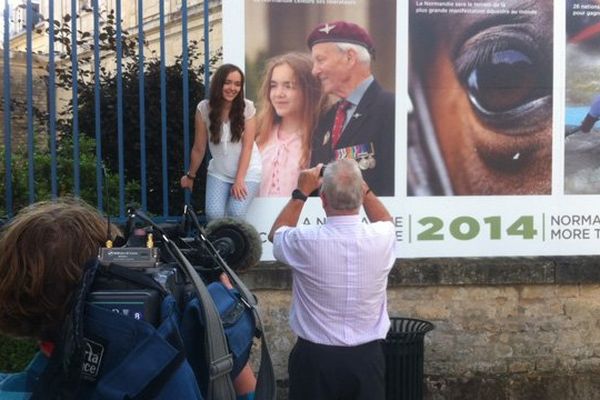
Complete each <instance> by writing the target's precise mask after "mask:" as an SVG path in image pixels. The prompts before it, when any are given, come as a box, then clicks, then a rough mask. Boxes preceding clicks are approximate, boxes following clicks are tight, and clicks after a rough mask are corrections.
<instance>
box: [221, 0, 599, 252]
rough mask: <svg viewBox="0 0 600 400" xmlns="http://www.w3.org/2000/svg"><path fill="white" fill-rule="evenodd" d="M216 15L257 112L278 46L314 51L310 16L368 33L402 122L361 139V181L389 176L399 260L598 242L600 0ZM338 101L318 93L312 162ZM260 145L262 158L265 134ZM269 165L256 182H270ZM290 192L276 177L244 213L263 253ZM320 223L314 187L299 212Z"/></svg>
mask: <svg viewBox="0 0 600 400" xmlns="http://www.w3.org/2000/svg"><path fill="white" fill-rule="evenodd" d="M223 21H224V24H223V35H224V40H223V43H224V58H225V61H226V62H232V63H235V64H238V65H241V66H243V68H244V70H245V71H246V75H247V78H246V79H247V82H246V95H247V97H248V98H250V99H251V100H253V101H255V103H256V104H257V108H258V110H259V114H258V117H261V111H260V110H261V108H262V109H264V107H265V104H268V102H269V99H268V95H265V93H268V90H267V92H265V86H264V84H265V82H267V83H269V82H270V84H271V85H278V84H279V83H278V79H279V78H274V76H275V75H274V73H273V71H275V70H274V69H272V64H273V62H274V60H275V59H278V58H280V57H282V56H284V55H286V54H288V53H302V54H303V56H302V57H306V55H308V56H310V51H309V49H308V46H307V36H308V35H309V34H310V33H311V31H313V29H315V27H317V26H319V24H326V25H323V27H325V28H330V26H331V25H334V23H335V22H336V21H347V22H351V23H354V24H357V25H359V26H361V27H363V28H364V29H365V30H366V31H368V32H369V34H370V35H371V37H372V39H373V43H374V47H375V55H376V56H375V57H374V59H373V60H372V63H371V65H372V75H373V77H374V79H375V81H376V82H377V83H378V84H379V85H380V86H381V88H382V90H384V91H385V92H387V93H393V96H394V99H395V104H394V110H393V112H391V113H389V112H388V113H381V114H380V115H378V117H377V119H378V120H386V121H391V122H389V125H386V126H390V127H391V126H393V128H389V129H388V128H385V129H383V128H382V129H380V133H381V134H382V135H383V136H384V137H385V141H384V142H383V143H385V145H382V142H381V141H379V142H377V141H376V140H373V141H370V142H369V141H367V144H368V146H366V147H367V150H365V152H364V154H358V155H357V154H355V153H352V154H353V157H354V158H356V159H357V161H358V162H359V165H360V163H361V162H362V163H363V166H364V169H365V172H364V175H363V176H365V180H368V179H374V180H373V182H375V181H376V180H382V181H384V182H385V184H384V185H383V186H380V187H379V188H378V190H376V191H375V192H376V193H377V194H378V195H380V198H381V199H382V201H383V202H384V204H385V205H386V206H387V207H388V209H389V210H390V212H391V214H392V215H393V218H394V224H395V227H396V238H397V256H398V257H399V258H416V257H492V256H541V255H579V254H596V253H598V243H600V206H598V205H597V204H600V201H599V200H600V199H598V198H596V197H594V196H593V195H594V194H596V195H597V194H600V157H596V156H595V154H596V153H600V144H598V143H600V130H599V129H600V124H597V126H596V125H594V124H593V122H595V121H594V118H597V117H600V100H598V106H597V108H598V109H599V110H598V114H597V115H596V116H595V117H594V114H593V112H592V111H591V108H593V107H592V105H593V104H594V99H596V98H598V96H600V74H598V73H597V71H598V70H599V69H598V67H599V66H600V65H599V64H600V62H599V60H600V57H598V56H599V55H600V54H598V53H600V52H599V51H598V50H599V49H600V45H599V43H600V29H599V27H600V24H599V22H600V4H599V2H598V1H596V0H585V1H567V2H566V4H565V3H564V2H554V1H551V0H532V1H526V2H523V1H520V0H505V1H486V0H473V1H448V0H438V1H427V0H408V1H406V2H405V1H400V2H397V1H395V0H231V1H227V2H224V3H223ZM312 61H314V60H312ZM270 68H271V69H270ZM269 71H270V72H269ZM297 74H299V73H298V72H296V75H297ZM277 76H279V75H277ZM291 76H293V74H292V75H291ZM274 82H275V83H274ZM326 84H327V82H325V81H322V82H321V85H322V89H326V88H325V85H326ZM261 88H262V91H261ZM305 97H306V95H305ZM337 100H339V99H337V98H335V97H332V96H329V97H327V98H326V100H325V103H324V104H320V106H322V107H323V109H324V110H325V111H323V112H322V113H321V114H320V116H317V117H314V118H315V120H314V121H312V122H311V123H313V124H314V125H316V126H317V128H315V129H313V130H311V133H310V135H311V140H312V141H311V142H310V143H311V148H310V152H312V155H311V156H312V157H311V156H300V157H304V159H311V158H312V159H313V160H314V159H315V154H318V151H319V148H320V146H321V145H323V146H324V145H325V144H328V142H329V136H328V133H330V128H323V115H325V114H326V112H327V107H328V106H331V105H332V104H334V103H335V102H336V101H337ZM369 113H372V114H371V115H369ZM375 113H376V112H375V111H373V110H370V111H369V112H368V113H358V114H359V115H358V116H356V115H355V114H356V113H355V114H354V115H353V116H352V118H351V120H352V119H353V118H356V119H359V120H361V121H364V120H367V118H368V117H371V116H372V115H375ZM590 113H591V114H592V115H591V116H588V114H590ZM389 114H394V115H393V120H392V119H391V118H390V115H389ZM361 118H362V119H361ZM586 118H587V124H588V125H590V124H591V127H590V129H589V131H587V132H584V131H585V130H586V129H587V128H586V126H585V124H584V123H585V122H586ZM590 118H591V119H590ZM280 121H283V117H282V119H281V120H280ZM259 125H260V123H259ZM582 125H584V126H583V128H584V129H581V127H582ZM281 126H283V123H282V124H281ZM348 126H350V125H348ZM361 130H363V131H366V130H368V127H367V125H363V126H362V127H361ZM269 132H270V133H272V134H273V135H275V134H277V132H276V129H275V128H274V126H273V125H270V129H269V130H268V132H267V133H264V132H260V131H259V135H264V134H268V133H269ZM342 136H343V133H342ZM259 137H260V136H259ZM259 140H260V139H259ZM371 145H372V147H371ZM259 148H261V149H262V150H261V151H264V154H265V155H266V159H269V157H270V156H269V150H268V149H269V147H268V145H265V144H264V143H263V144H262V146H261V144H260V143H259ZM596 149H598V150H596ZM349 153H351V152H350V151H348V152H346V153H345V154H349ZM299 154H303V153H299ZM599 155H600V154H599ZM370 159H374V162H373V164H369V160H370ZM306 163H309V162H308V161H306ZM371 165H373V167H372V168H371V167H370V166H371ZM374 165H377V166H384V165H385V166H386V167H385V168H381V169H375V167H374ZM269 168H271V166H270V165H267V166H266V167H265V168H264V170H266V171H267V174H265V173H264V171H263V183H264V184H265V187H275V186H277V185H273V182H271V181H268V176H269ZM373 172H376V173H374V174H373ZM369 173H371V175H368V174H369ZM370 176H376V178H371V177H370ZM367 177H369V178H367ZM374 184H376V183H374ZM277 187H278V188H279V186H277ZM287 191H289V189H288V188H286V189H285V190H279V191H275V192H274V193H271V194H269V193H268V190H267V191H266V192H265V193H263V194H262V195H261V197H257V198H256V199H255V200H254V202H253V204H252V206H251V208H250V210H249V212H248V219H249V221H250V222H251V223H252V224H254V225H255V226H256V227H257V229H258V231H259V232H260V233H261V235H262V236H263V238H264V240H265V241H264V247H263V250H264V251H263V258H264V259H265V260H269V259H272V252H271V251H272V250H271V246H270V243H269V242H268V241H267V240H266V235H267V233H268V231H269V229H270V227H271V224H272V223H273V221H274V219H275V218H276V216H277V215H278V213H279V211H280V210H281V209H282V208H283V206H284V205H285V203H286V202H287V201H288V199H289V194H288V193H287ZM324 221H325V215H324V212H323V210H322V208H321V205H320V200H319V199H318V198H315V197H313V198H309V199H308V201H307V203H306V205H305V207H304V209H303V213H302V215H301V217H300V221H299V223H300V224H322V223H324ZM365 221H366V218H365Z"/></svg>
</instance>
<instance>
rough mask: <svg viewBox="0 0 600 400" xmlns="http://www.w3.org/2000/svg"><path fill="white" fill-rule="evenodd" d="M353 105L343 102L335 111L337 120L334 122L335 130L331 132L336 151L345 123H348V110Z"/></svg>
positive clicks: (332, 144)
mask: <svg viewBox="0 0 600 400" xmlns="http://www.w3.org/2000/svg"><path fill="white" fill-rule="evenodd" d="M351 105H352V103H350V102H349V101H346V100H342V101H340V102H339V104H338V107H337V110H336V111H335V120H334V121H333V129H332V130H331V146H332V147H333V148H334V149H335V146H336V145H337V142H338V141H339V140H340V136H342V130H343V129H344V122H346V110H347V109H348V108H349V107H350V106H351Z"/></svg>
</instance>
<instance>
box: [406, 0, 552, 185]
mask: <svg viewBox="0 0 600 400" xmlns="http://www.w3.org/2000/svg"><path fill="white" fill-rule="evenodd" d="M409 47H410V55H409V82H408V87H409V94H410V99H411V102H412V110H411V112H410V113H409V116H408V144H407V151H408V154H407V160H408V165H407V174H408V176H407V193H408V195H409V196H459V195H546V194H550V193H551V186H552V185H551V184H552V120H553V115H552V86H553V1H550V0H534V1H526V2H523V1H521V0H505V1H494V2H490V1H487V0H485V1H481V0H480V1H478V0H472V1H460V2H457V1H443V0H442V1H436V2H428V1H421V0H410V9H409Z"/></svg>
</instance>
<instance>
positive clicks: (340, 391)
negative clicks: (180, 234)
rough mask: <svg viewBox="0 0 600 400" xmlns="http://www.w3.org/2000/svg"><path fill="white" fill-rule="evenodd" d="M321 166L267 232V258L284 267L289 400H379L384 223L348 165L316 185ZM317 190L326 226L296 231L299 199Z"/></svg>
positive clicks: (389, 249) (390, 246) (387, 234)
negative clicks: (288, 285) (289, 282)
mask: <svg viewBox="0 0 600 400" xmlns="http://www.w3.org/2000/svg"><path fill="white" fill-rule="evenodd" d="M322 167H323V166H322V164H319V165H317V166H316V167H314V168H311V169H309V170H305V171H302V172H301V174H300V177H299V178H298V188H297V189H296V190H295V191H294V193H293V194H292V199H291V200H290V201H289V202H288V203H287V205H286V206H285V207H284V209H283V210H282V211H281V213H280V214H279V216H278V217H277V219H276V220H275V222H274V224H273V227H272V228H271V231H270V233H269V240H270V241H272V242H273V254H274V256H275V258H276V259H277V260H279V261H281V262H283V263H285V264H287V265H289V266H290V267H291V268H292V277H293V289H292V306H291V312H290V326H291V328H292V330H293V331H294V333H295V334H296V335H297V336H298V341H297V342H296V344H295V346H294V348H293V349H292V352H291V353H290V357H289V365H288V371H289V382H290V399H291V400H296V399H336V398H347V399H365V400H367V399H369V400H377V399H381V400H383V399H384V398H385V382H384V372H385V371H384V370H385V362H384V356H383V351H382V348H381V340H382V339H384V338H385V336H386V334H387V332H388V330H389V327H390V321H389V317H388V313H387V296H386V287H387V277H388V274H389V272H390V270H391V268H392V266H393V264H394V260H395V254H394V243H395V235H394V226H393V224H392V222H391V221H392V217H391V216H390V214H389V212H388V211H387V209H386V208H385V206H384V205H383V204H382V203H381V202H380V201H379V199H378V198H377V196H376V195H375V194H374V193H373V192H372V191H371V190H370V189H369V188H368V186H367V184H366V183H365V182H364V180H363V179H362V175H361V172H360V169H359V167H358V164H357V163H356V161H354V160H339V161H336V162H334V163H332V164H329V165H327V168H326V169H325V172H324V175H323V178H320V177H319V175H320V172H321V168H322ZM321 182H322V183H321ZM319 187H320V197H321V202H322V205H323V209H324V210H325V214H326V216H327V221H326V223H325V224H324V225H304V226H299V227H296V224H297V223H298V219H299V217H300V213H301V212H302V208H303V206H304V202H305V201H306V199H307V194H309V193H311V192H312V191H313V190H316V189H318V188H319ZM361 205H362V206H363V208H364V211H365V213H366V215H367V217H368V219H369V221H370V223H369V224H366V223H363V222H362V221H361V216H360V215H359V211H360V207H361Z"/></svg>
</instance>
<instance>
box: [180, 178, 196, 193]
mask: <svg viewBox="0 0 600 400" xmlns="http://www.w3.org/2000/svg"><path fill="white" fill-rule="evenodd" d="M179 184H180V185H181V188H182V189H190V190H193V189H194V180H193V179H190V178H188V176H187V175H184V176H182V177H181V179H180V180H179Z"/></svg>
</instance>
